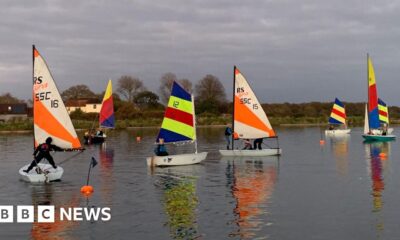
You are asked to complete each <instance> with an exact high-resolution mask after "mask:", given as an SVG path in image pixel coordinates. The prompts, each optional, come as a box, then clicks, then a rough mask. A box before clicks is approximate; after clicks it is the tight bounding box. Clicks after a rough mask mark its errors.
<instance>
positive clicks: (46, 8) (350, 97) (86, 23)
mask: <svg viewBox="0 0 400 240" xmlns="http://www.w3.org/2000/svg"><path fill="white" fill-rule="evenodd" d="M2 6H3V8H1V9H0V14H1V15H2V20H1V24H0V35H1V36H2V37H1V38H0V52H1V53H2V54H1V55H0V85H1V87H0V93H2V92H6V91H10V92H13V93H15V94H16V95H18V96H19V97H23V98H25V99H26V98H29V97H30V91H31V90H30V89H31V72H32V70H31V66H32V63H31V58H32V57H31V45H32V44H33V43H34V44H36V46H37V48H38V49H39V51H40V52H41V53H42V55H43V56H44V57H45V59H46V61H47V63H48V64H49V67H50V69H51V71H52V73H53V75H54V77H55V79H56V81H57V84H58V85H59V86H60V88H61V90H63V89H65V88H67V87H69V86H71V85H73V84H78V83H85V84H87V85H89V86H90V87H91V88H92V89H93V90H95V91H97V92H101V91H102V90H103V88H104V86H105V84H106V80H107V79H108V78H113V79H115V80H116V79H117V78H118V77H120V76H121V75H124V74H132V75H135V76H137V77H139V78H141V79H142V80H143V81H144V83H145V85H146V86H147V87H148V88H149V89H151V90H154V91H156V90H157V86H158V83H159V82H158V80H159V78H160V76H161V75H162V74H163V73H165V72H174V73H176V74H177V75H178V77H181V78H188V79H190V80H192V81H193V82H196V81H197V80H199V79H200V78H201V77H203V76H205V75H206V74H209V73H210V74H214V75H216V76H217V77H219V78H220V80H221V81H222V82H223V83H224V86H225V88H226V90H227V92H228V96H229V95H230V93H229V91H231V88H232V86H231V82H232V68H233V65H237V66H238V67H239V68H240V69H241V71H242V72H243V73H244V74H245V76H246V77H247V78H248V80H249V81H250V82H251V84H252V85H253V88H254V89H255V91H256V94H257V95H258V96H259V98H260V100H261V101H264V102H285V101H289V102H304V101H331V100H332V99H333V98H334V97H335V96H338V97H340V98H342V99H343V100H345V101H364V100H365V97H366V92H365V91H366V53H367V52H370V54H371V56H372V59H373V61H374V64H375V70H376V75H377V80H378V89H379V92H380V94H381V96H382V97H383V98H384V99H386V100H387V102H389V103H390V104H400V101H399V100H398V98H397V93H396V91H394V90H393V86H396V85H397V84H396V82H397V76H398V75H399V74H398V67H397V65H398V60H397V59H399V48H398V47H397V45H398V44H397V42H398V39H399V37H400V29H399V27H398V26H397V22H398V20H399V17H398V12H399V8H400V6H399V3H397V2H395V1H380V2H379V3H377V2H376V1H371V0H367V1H361V0H359V1H358V0H354V1H344V0H339V1H333V2H332V1H309V0H306V1H295V0H281V1H261V0H254V1H231V0H229V1H228V0H223V1H210V0H202V1H200V0H199V1H178V0H173V1H147V0H138V1H128V0H125V1H94V0H89V1H87V0H86V1H78V0H72V1H62V0H57V1H24V2H22V1H12V0H7V1H4V0H3V1H2Z"/></svg>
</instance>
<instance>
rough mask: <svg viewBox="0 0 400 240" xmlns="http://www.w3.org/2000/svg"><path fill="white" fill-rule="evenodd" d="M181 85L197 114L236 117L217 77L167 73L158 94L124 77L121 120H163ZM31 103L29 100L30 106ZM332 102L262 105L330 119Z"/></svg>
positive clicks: (356, 108)
mask: <svg viewBox="0 0 400 240" xmlns="http://www.w3.org/2000/svg"><path fill="white" fill-rule="evenodd" d="M174 81H176V82H178V83H179V84H180V85H181V86H182V87H183V88H185V89H186V90H187V91H188V92H190V93H194V95H195V105H196V114H203V115H210V114H211V115H221V114H230V113H232V109H233V106H232V101H228V100H227V95H226V92H225V89H224V86H223V85H222V83H221V81H220V80H219V79H218V78H217V77H216V76H214V75H211V74H208V75H206V76H204V77H203V78H202V79H200V80H199V81H198V82H197V83H196V84H194V85H193V83H192V82H191V81H190V80H189V79H186V78H181V79H179V78H178V77H177V76H176V75H175V74H174V73H165V74H164V75H162V76H161V78H160V80H159V84H160V85H159V87H158V91H157V93H155V92H152V91H150V90H148V89H147V88H146V86H145V85H144V84H143V81H142V80H141V79H139V78H138V77H135V76H129V75H125V76H121V77H120V78H119V79H118V80H117V83H116V86H114V88H115V89H116V91H115V92H114V93H113V99H114V110H115V114H116V117H117V118H118V119H130V118H135V117H162V115H163V111H164V108H165V105H166V104H167V101H168V99H169V96H170V91H171V88H172V84H173V82H174ZM103 95H104V92H101V93H95V92H93V91H92V90H91V89H90V88H89V87H88V86H87V85H83V84H81V85H75V86H71V87H69V88H68V89H66V90H65V91H63V92H62V93H61V96H62V98H63V100H64V101H68V100H74V99H82V98H96V99H98V100H99V101H101V100H102V98H103ZM24 102H25V103H26V101H24V100H21V99H18V98H16V97H15V96H13V95H12V94H11V93H5V94H2V95H0V103H24ZM29 102H31V100H28V103H29ZM332 104H333V103H332V102H309V103H287V102H286V103H273V104H262V107H263V108H264V110H265V112H266V113H267V115H268V116H269V117H271V118H274V117H277V118H303V117H309V118H321V117H325V118H327V117H328V116H329V114H330V112H331V108H332ZM344 104H345V107H346V113H347V116H355V117H363V116H364V110H365V103H361V102H359V103H351V102H344ZM75 115H76V116H75V117H77V118H84V115H85V114H84V113H75ZM389 115H390V117H391V118H395V119H399V118H400V108H399V107H397V106H390V107H389Z"/></svg>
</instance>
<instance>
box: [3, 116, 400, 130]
mask: <svg viewBox="0 0 400 240" xmlns="http://www.w3.org/2000/svg"><path fill="white" fill-rule="evenodd" d="M269 120H270V122H271V124H272V125H273V126H280V125H282V126H291V125H293V126H296V125H302V126H308V125H309V126H311V125H312V126H315V125H326V124H327V118H326V117H320V118H313V117H299V118H294V117H270V118H269ZM161 121H162V118H158V117H157V118H137V119H125V120H117V121H116V129H125V128H130V127H159V126H160V125H161ZM72 122H73V124H74V127H75V128H76V129H89V128H91V127H92V125H93V121H88V120H76V119H73V120H72ZM231 122H232V120H231V116H230V115H220V116H215V115H205V114H202V115H199V116H198V117H197V125H198V126H213V125H226V124H229V123H231ZM391 123H392V124H400V120H399V119H392V120H391ZM363 124H364V118H363V117H359V116H356V117H349V118H348V125H349V126H350V127H352V126H363ZM97 126H98V122H95V126H94V127H97ZM32 130H33V122H32V119H26V120H12V121H9V122H0V131H32Z"/></svg>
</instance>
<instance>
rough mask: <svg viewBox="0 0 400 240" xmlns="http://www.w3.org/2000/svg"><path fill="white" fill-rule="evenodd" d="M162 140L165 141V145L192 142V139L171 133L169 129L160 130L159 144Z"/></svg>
mask: <svg viewBox="0 0 400 240" xmlns="http://www.w3.org/2000/svg"><path fill="white" fill-rule="evenodd" d="M160 138H162V139H164V142H165V143H171V142H181V141H192V139H191V138H188V137H185V136H183V135H181V134H179V133H176V132H172V131H169V130H167V129H163V128H161V129H160V132H159V134H158V137H157V142H159V139H160Z"/></svg>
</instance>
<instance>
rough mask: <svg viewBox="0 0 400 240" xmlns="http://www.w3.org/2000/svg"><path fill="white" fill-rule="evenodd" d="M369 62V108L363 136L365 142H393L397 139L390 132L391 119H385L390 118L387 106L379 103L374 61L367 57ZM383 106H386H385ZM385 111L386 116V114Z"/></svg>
mask: <svg viewBox="0 0 400 240" xmlns="http://www.w3.org/2000/svg"><path fill="white" fill-rule="evenodd" d="M367 61H368V107H367V109H366V111H367V112H366V114H365V120H364V121H365V124H364V134H363V135H362V136H363V138H364V139H365V141H391V140H394V139H396V136H395V135H392V134H391V131H393V130H391V131H390V130H389V128H388V124H389V119H388V118H386V119H385V117H388V114H387V106H386V104H385V103H384V102H383V101H382V100H381V104H379V103H378V90H377V87H376V80H375V72H374V68H373V65H372V61H371V59H370V57H369V56H368V55H367ZM383 104H384V105H385V106H383ZM384 107H386V108H384ZM379 110H381V111H379ZM385 111H386V114H384V112H385ZM380 115H382V117H380ZM384 115H386V116H384ZM382 120H383V121H382ZM386 120H387V122H386ZM382 122H383V123H382ZM381 123H382V125H381Z"/></svg>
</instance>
